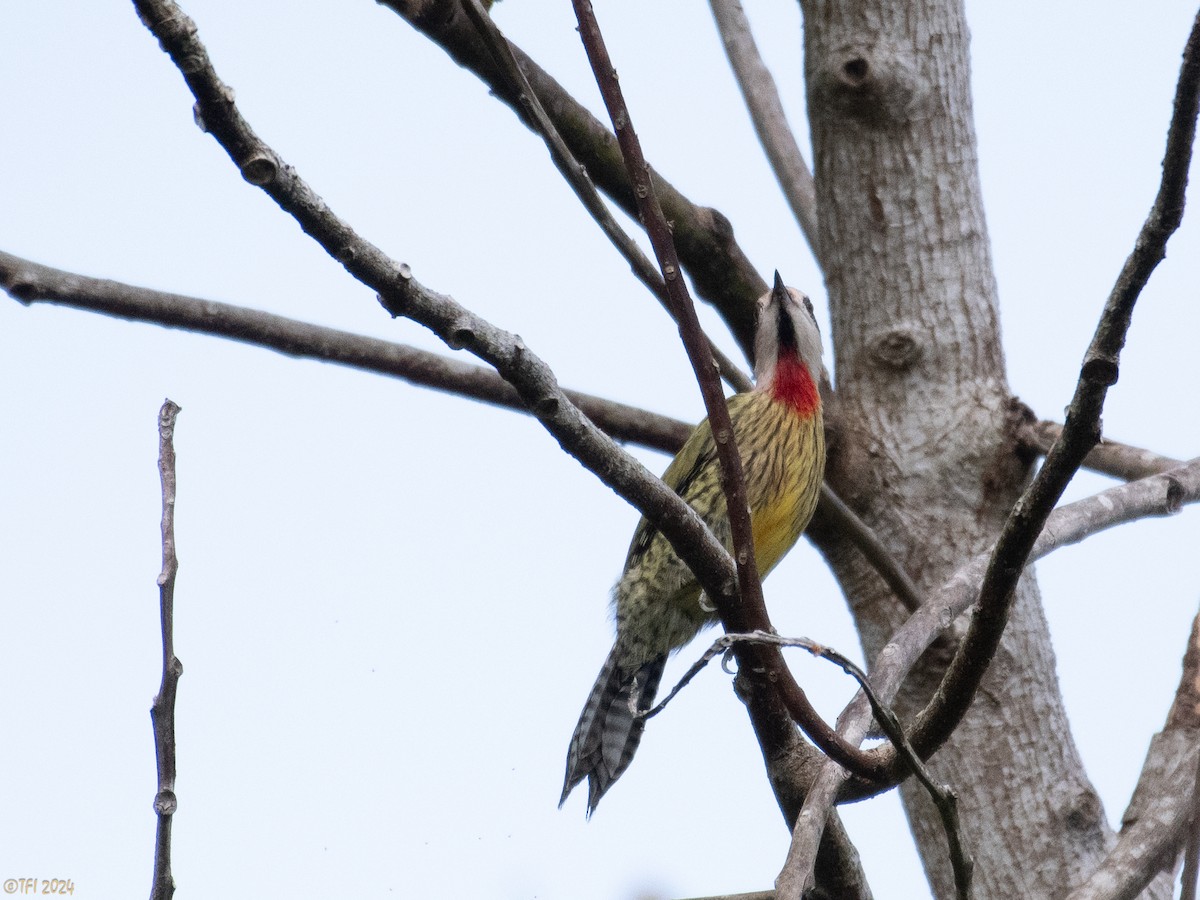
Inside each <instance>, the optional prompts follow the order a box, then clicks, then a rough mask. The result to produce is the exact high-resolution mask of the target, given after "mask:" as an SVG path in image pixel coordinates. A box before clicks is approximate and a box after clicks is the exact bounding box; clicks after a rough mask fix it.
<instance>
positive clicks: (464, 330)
mask: <svg viewBox="0 0 1200 900" xmlns="http://www.w3.org/2000/svg"><path fill="white" fill-rule="evenodd" d="M135 6H136V8H137V10H138V13H139V15H140V16H141V18H142V21H143V22H144V23H145V25H146V27H147V28H148V29H149V30H150V31H151V32H152V33H153V34H154V35H155V37H157V38H158V41H159V43H160V45H161V46H162V48H163V49H164V50H165V51H166V52H167V53H168V54H169V55H170V57H171V60H172V61H173V62H174V63H175V65H176V66H177V67H178V68H179V70H180V72H181V73H182V75H183V77H184V80H185V81H186V82H187V85H188V87H189V89H190V90H191V91H192V93H193V95H194V96H195V97H196V100H197V108H196V113H197V119H198V120H199V121H201V122H203V123H204V126H205V129H206V130H207V131H208V132H209V133H210V134H211V135H212V136H213V137H214V138H215V139H216V140H217V142H218V143H219V144H220V145H221V147H222V148H223V149H224V150H225V151H226V153H228V154H229V156H230V158H231V159H232V160H233V162H234V164H235V165H237V167H238V169H239V170H240V171H241V173H242V176H243V177H244V178H245V179H246V180H247V181H249V182H250V183H251V184H254V185H256V186H258V187H260V188H261V189H262V190H263V191H265V192H266V193H267V194H268V195H269V196H270V197H271V198H272V199H273V200H275V202H276V203H278V204H279V206H280V207H281V208H283V209H284V211H286V212H287V213H288V214H290V215H291V216H293V217H294V218H295V219H296V221H297V222H298V223H299V224H300V226H301V228H303V229H304V231H305V232H306V233H307V234H308V235H310V236H311V237H312V238H314V239H315V240H316V241H317V242H318V243H319V244H320V245H321V246H322V247H323V248H324V249H325V250H326V252H328V253H329V254H330V255H331V256H332V257H333V258H334V259H337V260H338V261H339V262H341V263H342V265H343V266H344V267H345V268H346V270H347V271H348V272H349V273H350V274H351V275H352V276H354V277H355V278H356V279H358V280H359V281H361V282H362V283H364V284H366V285H368V286H369V287H371V288H373V289H374V290H376V291H378V292H379V298H380V302H381V303H382V304H383V306H384V308H385V309H387V310H388V311H389V312H390V313H392V315H396V316H399V315H403V316H405V317H407V318H410V319H412V320H413V321H416V322H419V323H421V324H422V325H424V326H425V327H426V328H428V329H429V330H430V331H432V332H433V333H434V334H436V335H438V337H440V338H441V339H442V340H443V341H445V342H446V344H447V345H449V346H450V347H452V348H454V349H465V350H468V351H469V352H471V353H472V354H474V355H475V356H477V357H479V358H480V359H482V360H484V361H485V362H487V363H489V364H491V365H492V366H494V367H495V368H496V371H497V372H499V374H500V375H501V376H502V377H503V378H504V379H505V380H506V381H508V382H509V383H510V384H512V385H513V387H514V388H516V390H517V392H518V394H519V395H520V396H521V399H522V400H523V402H524V403H525V405H526V406H527V407H528V408H529V409H530V410H531V411H532V412H533V414H534V415H535V416H536V417H537V419H538V421H539V422H541V423H542V425H543V426H544V427H545V428H546V430H547V431H549V432H550V433H551V434H552V435H553V436H554V437H555V439H556V440H557V441H558V442H559V444H560V446H562V448H563V449H564V450H565V451H566V452H567V453H569V454H570V455H571V456H573V457H574V458H575V459H577V460H579V462H580V463H582V464H583V465H584V466H585V467H586V468H587V469H588V470H590V471H591V472H593V473H595V474H596V475H597V477H599V478H600V480H601V481H603V482H604V483H605V484H607V485H608V486H609V487H611V488H612V489H613V490H614V491H616V492H617V493H618V494H620V495H621V496H622V497H623V498H625V499H626V500H627V501H629V502H630V503H631V504H632V505H633V506H635V507H636V508H637V509H638V511H639V512H641V513H642V514H643V515H644V516H645V517H646V519H647V520H648V521H650V522H652V523H653V524H654V526H655V527H656V528H657V529H658V530H659V531H660V532H661V533H662V534H663V536H664V537H665V538H667V540H668V541H669V542H670V543H671V546H672V547H673V548H674V549H675V551H676V552H677V553H678V554H679V556H680V558H682V559H683V560H684V561H685V562H686V563H687V564H688V566H689V567H690V568H691V570H692V572H693V573H694V574H695V575H696V580H697V581H698V582H699V583H700V586H701V588H702V589H703V590H704V591H705V593H706V594H707V595H708V596H709V597H710V598H711V599H713V600H714V602H717V601H718V599H719V598H731V597H733V596H734V592H735V591H736V584H737V580H736V578H737V576H736V571H735V569H734V566H733V560H732V559H731V558H730V556H729V554H728V553H727V552H726V551H725V548H724V547H723V546H722V545H721V544H720V542H719V541H717V539H716V538H715V537H714V536H713V535H712V533H711V532H710V531H709V530H708V528H707V526H705V524H704V522H703V520H702V519H701V518H700V517H699V516H698V515H697V514H696V512H695V510H693V509H692V508H691V507H690V506H688V505H687V504H686V503H684V502H683V501H682V500H681V499H680V498H679V496H678V495H677V494H676V493H675V492H674V491H672V490H671V489H670V488H668V487H667V486H666V485H665V484H663V483H662V481H661V480H659V479H658V478H655V477H654V476H653V475H652V474H651V473H650V472H649V471H647V470H646V468H645V467H644V466H642V465H641V463H639V462H638V461H637V460H635V459H634V458H633V457H631V456H629V455H628V454H627V453H625V452H624V451H622V450H621V448H620V447H618V446H617V445H616V444H615V443H613V441H612V439H611V438H609V437H608V436H607V435H605V434H604V433H603V432H601V431H600V430H599V429H598V428H596V426H595V425H594V424H593V423H592V422H590V421H589V420H588V419H587V418H586V417H584V416H583V415H582V413H581V412H580V411H579V409H578V408H577V407H576V406H575V405H574V404H573V403H572V402H571V401H570V399H569V398H568V397H567V396H566V394H565V393H564V392H563V391H562V389H561V388H559V386H558V384H557V382H556V381H555V378H554V375H553V373H552V372H551V371H550V368H549V367H548V366H547V365H546V364H545V363H544V362H543V361H542V360H541V359H540V358H538V357H537V355H536V354H534V353H533V352H532V351H531V350H530V349H529V348H528V347H527V346H526V345H525V343H524V342H523V341H521V339H520V338H518V337H517V336H516V335H514V334H511V333H509V332H506V331H503V330H502V329H500V328H497V327H496V326H494V325H492V324H491V323H489V322H487V321H486V320H484V319H483V318H481V317H480V316H477V315H475V314H474V313H472V312H471V311H470V310H468V309H466V308H465V307H463V306H461V305H460V304H458V303H457V302H455V301H454V300H453V299H452V298H451V297H448V296H445V295H442V294H438V293H437V292H435V291H432V290H430V289H429V288H426V287H425V286H424V285H422V284H421V283H420V282H418V281H417V279H415V278H414V277H413V275H412V271H411V269H410V268H409V267H408V266H407V265H403V264H400V263H397V262H395V261H394V260H392V259H390V258H388V257H387V256H386V255H385V254H384V253H383V252H382V251H381V250H380V249H379V248H378V247H376V246H375V245H373V244H371V243H370V242H369V241H366V240H365V239H363V238H361V237H360V236H359V235H357V234H356V233H355V232H354V231H353V229H352V228H351V227H350V226H349V225H348V224H347V223H346V222H344V221H343V220H341V219H339V218H338V217H337V216H336V215H334V213H333V212H332V211H331V210H330V209H329V208H328V207H327V206H326V205H325V203H324V201H322V200H321V198H320V197H318V196H317V194H316V193H315V192H314V191H313V190H312V188H310V187H309V186H308V184H306V183H305V182H304V181H303V180H302V179H301V178H300V177H299V175H297V173H296V171H295V169H294V168H293V167H291V166H289V165H287V164H286V163H285V162H284V160H283V159H282V158H281V157H280V156H279V155H278V154H277V153H276V152H275V151H274V150H273V149H271V148H270V147H269V146H268V145H267V144H265V143H264V142H263V141H262V140H261V139H259V137H258V136H257V135H256V134H255V133H254V131H253V130H252V129H251V128H250V126H249V124H248V123H247V122H246V121H245V120H244V119H243V118H242V116H241V114H240V113H239V112H238V110H237V107H236V105H235V104H234V102H233V100H232V96H233V92H232V91H231V90H230V88H229V87H228V86H227V85H225V84H224V83H223V82H222V81H221V80H220V78H219V77H218V76H217V74H216V72H215V71H214V69H213V67H212V63H211V61H210V60H209V57H208V52H207V51H206V49H205V48H204V45H203V44H202V43H201V42H200V41H199V39H198V38H197V28H196V25H195V23H194V22H193V21H192V20H191V19H189V18H188V17H187V16H186V15H185V14H184V13H183V11H182V10H181V9H180V8H179V7H178V5H177V4H175V3H174V2H173V0H135Z"/></svg>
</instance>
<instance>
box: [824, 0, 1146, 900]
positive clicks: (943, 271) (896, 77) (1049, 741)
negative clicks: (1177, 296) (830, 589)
mask: <svg viewBox="0 0 1200 900" xmlns="http://www.w3.org/2000/svg"><path fill="white" fill-rule="evenodd" d="M801 5H802V8H803V12H804V52H805V76H806V80H807V93H808V112H809V119H810V123H811V127H812V135H813V154H814V168H815V172H814V174H815V178H816V185H817V204H818V220H819V245H820V249H819V254H820V258H821V261H822V264H823V267H824V271H825V277H826V286H827V288H828V292H829V301H830V307H831V316H832V322H833V334H832V341H833V348H834V355H835V361H836V377H837V400H836V402H837V404H838V413H839V414H838V417H837V420H838V421H839V423H840V428H841V431H840V433H839V434H838V435H837V436H836V439H835V442H834V443H833V444H832V447H833V451H834V452H833V453H832V454H831V461H830V471H829V473H828V477H829V479H830V481H831V483H832V484H833V486H834V488H835V489H836V490H837V491H838V492H839V493H840V494H841V496H842V497H843V498H844V499H845V500H846V501H847V502H848V503H849V504H850V505H851V506H852V507H853V508H854V510H855V511H856V512H857V513H858V514H859V515H860V516H861V517H862V518H863V519H864V520H865V521H866V522H867V523H868V524H869V525H871V526H872V527H873V528H874V529H875V530H876V531H877V533H878V534H879V535H880V537H881V538H883V540H884V542H885V543H886V544H887V545H888V546H889V548H890V549H891V551H892V552H893V553H894V554H895V555H896V557H897V558H898V559H899V560H901V562H902V563H903V564H904V565H905V566H906V567H907V569H908V570H909V572H910V573H911V574H912V575H913V576H914V578H916V579H917V581H918V583H919V584H921V586H922V587H925V588H929V587H933V586H936V585H938V584H940V583H941V582H943V581H944V580H945V579H946V578H947V577H948V576H949V575H951V573H953V571H954V570H955V569H956V568H957V567H958V566H959V565H960V564H961V563H962V561H963V560H964V559H966V558H967V557H968V556H970V555H972V554H974V553H978V552H980V551H982V550H984V549H986V547H987V546H988V545H989V543H990V542H991V541H993V540H994V539H995V537H996V535H997V533H998V531H999V528H1000V525H1001V524H1002V522H1003V521H1004V518H1005V516H1006V514H1007V513H1008V511H1009V509H1010V508H1011V506H1012V504H1013V502H1014V501H1015V500H1016V498H1017V496H1018V494H1019V492H1020V490H1021V488H1022V486H1023V484H1024V482H1025V480H1026V478H1027V477H1028V466H1029V460H1028V459H1023V458H1022V457H1021V455H1020V454H1019V452H1018V447H1017V444H1016V442H1015V440H1014V426H1015V421H1016V417H1015V412H1016V406H1015V404H1014V401H1013V398H1012V396H1011V392H1010V390H1009V387H1008V384H1007V380H1006V377H1005V369H1004V355H1003V351H1002V348H1001V343H1000V331H999V306H998V302H997V296H996V283H995V278H994V275H993V271H992V262H991V256H990V250H989V245H988V236H987V227H986V224H985V221H984V216H983V206H982V199H981V192H980V184H979V174H978V166H977V155H976V140H975V133H974V126H973V122H972V107H971V96H970V84H969V74H970V64H969V56H968V43H969V39H968V33H967V27H966V22H965V19H964V13H963V9H962V5H961V3H960V2H958V0H917V2H910V3H892V2H887V0H864V2H856V3H853V4H847V3H837V2H832V0H802V4H801ZM829 562H830V564H831V565H832V567H833V569H834V571H835V572H836V574H837V576H838V578H839V580H840V582H841V585H842V587H843V589H844V591H845V593H846V596H847V597H848V598H849V599H850V603H851V606H852V610H853V613H854V616H855V618H856V620H857V623H858V626H859V630H860V634H861V636H862V641H863V646H864V649H865V651H866V657H867V658H868V659H871V658H873V657H874V656H875V655H876V653H877V652H878V651H879V649H880V648H881V647H882V646H883V644H884V643H885V641H886V639H887V637H888V635H889V634H890V633H891V631H892V630H893V629H894V628H895V627H896V625H897V624H898V623H899V621H901V618H902V616H903V614H904V613H903V609H902V607H901V606H900V604H899V603H897V602H896V601H895V599H894V598H893V597H892V595H891V594H890V593H889V592H888V590H887V588H886V587H885V586H884V585H883V584H882V582H881V581H880V580H879V578H878V576H876V575H875V574H874V573H873V572H872V571H871V570H870V569H869V568H868V567H867V566H865V565H864V564H863V563H862V561H861V559H860V558H859V557H858V556H857V554H854V553H845V554H841V553H837V552H834V553H833V554H831V556H830V559H829ZM946 661H947V660H946V658H945V656H944V654H939V653H937V652H930V653H927V654H926V658H925V659H924V660H923V662H922V665H921V666H920V667H919V669H918V670H917V671H915V672H914V673H913V675H912V676H911V677H910V679H909V681H908V683H907V685H906V689H905V691H904V692H903V694H902V696H901V698H900V699H899V701H898V706H899V708H900V710H901V712H902V715H903V714H904V713H912V712H913V711H915V709H918V708H919V707H920V705H922V704H923V703H924V701H925V700H926V698H927V697H928V696H929V693H930V692H931V691H932V689H933V688H934V687H935V686H936V684H937V681H938V679H939V677H940V674H941V671H942V668H943V667H944V664H945V662H946ZM932 768H933V771H934V772H935V774H936V775H937V776H938V777H940V778H941V779H943V780H945V781H946V782H948V783H949V784H950V785H952V786H953V787H954V788H955V790H956V791H957V792H958V793H959V796H960V802H961V808H962V814H963V820H964V829H965V833H966V838H967V841H968V844H969V846H970V847H971V849H972V851H973V853H974V854H975V860H976V869H975V888H976V896H977V897H980V898H1001V897H1003V898H1012V897H1058V896H1065V895H1066V894H1067V893H1068V892H1069V890H1070V889H1071V888H1072V887H1074V886H1077V885H1079V884H1080V883H1081V882H1082V881H1083V880H1084V878H1086V876H1087V874H1088V873H1089V872H1090V871H1091V869H1092V868H1093V867H1094V866H1095V865H1096V864H1097V863H1098V862H1099V861H1100V860H1101V858H1102V856H1103V854H1104V852H1105V851H1106V849H1107V848H1109V847H1110V846H1111V845H1112V843H1113V841H1114V836H1113V833H1112V831H1111V829H1110V828H1109V826H1108V824H1107V821H1106V818H1105V815H1104V810H1103V808H1102V807H1101V804H1100V801H1099V798H1098V796H1097V794H1096V792H1095V790H1094V789H1093V787H1092V785H1091V783H1090V782H1089V781H1088V778H1087V775H1086V773H1085V772H1084V769H1083V766H1082V763H1081V761H1080V758H1079V755H1078V752H1077V751H1076V748H1075V744H1074V742H1073V739H1072V737H1071V733H1070V729H1069V726H1068V722H1067V717H1066V713H1065V711H1064V709H1063V704H1062V698H1061V695H1060V693H1059V690H1058V683H1057V678H1056V675H1055V661H1054V653H1053V650H1052V648H1051V645H1050V639H1049V633H1048V630H1047V626H1046V622H1045V619H1044V617H1043V614H1042V610H1041V603H1040V597H1039V593H1038V589H1037V584H1036V580H1035V578H1034V576H1033V575H1032V573H1029V574H1027V575H1026V577H1025V578H1024V579H1023V581H1022V582H1021V586H1020V588H1019V589H1018V598H1017V602H1016V604H1015V608H1014V611H1013V615H1012V620H1011V622H1010V625H1009V627H1008V631H1007V633H1006V635H1005V638H1004V642H1003V646H1002V648H1001V651H1000V653H999V655H998V657H997V660H996V663H995V664H994V665H993V666H992V669H991V670H990V672H989V673H988V676H987V677H986V679H985V681H984V685H983V688H982V689H981V692H980V696H979V698H978V699H977V701H976V703H975V704H974V706H973V708H972V710H971V712H970V713H969V714H968V716H967V717H966V719H965V720H964V722H963V723H962V725H961V726H960V727H959V729H958V730H957V732H956V733H955V735H954V737H953V739H952V740H951V741H950V742H949V743H948V744H947V745H946V746H945V747H944V748H942V749H941V750H940V751H939V752H938V753H937V754H936V755H935V756H934V758H933V761H932ZM901 793H902V797H903V801H904V804H905V808H906V810H907V813H908V817H909V821H910V822H911V824H912V828H913V832H914V835H915V837H916V840H917V845H918V848H919V850H920V853H921V855H922V858H923V861H924V864H925V868H926V871H927V873H928V875H929V879H930V883H931V885H932V887H933V890H934V893H935V895H936V896H938V897H952V896H954V882H953V877H952V873H951V870H950V868H949V864H948V861H947V856H946V841H945V836H944V833H943V831H942V827H941V825H940V823H939V820H938V818H937V815H936V814H935V812H934V810H933V807H932V805H931V804H930V803H929V802H928V800H927V798H926V795H925V794H924V792H923V791H922V789H920V788H919V787H913V786H912V785H911V784H909V785H906V786H905V787H904V788H902V790H901ZM1164 888H1165V889H1164ZM1144 896H1154V897H1160V896H1161V897H1169V896H1170V886H1169V884H1165V883H1164V882H1163V881H1162V880H1160V881H1159V882H1156V883H1155V885H1154V886H1153V887H1152V889H1150V890H1148V891H1147V892H1146V894H1145V895H1144Z"/></svg>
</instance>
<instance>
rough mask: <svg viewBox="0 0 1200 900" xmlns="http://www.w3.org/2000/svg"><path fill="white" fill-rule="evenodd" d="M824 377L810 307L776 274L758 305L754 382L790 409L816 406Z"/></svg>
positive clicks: (801, 295) (815, 323) (802, 296)
mask: <svg viewBox="0 0 1200 900" xmlns="http://www.w3.org/2000/svg"><path fill="white" fill-rule="evenodd" d="M824 375H825V366H824V365H823V364H822V362H821V332H820V331H818V330H817V320H816V319H815V318H814V317H813V308H812V303H811V302H810V301H809V299H808V297H807V296H805V295H804V293H803V292H802V291H798V290H796V289H795V288H790V287H786V286H785V285H784V283H783V279H781V278H780V277H779V273H778V272H776V273H775V285H774V287H772V288H771V290H770V291H768V292H767V293H765V294H763V295H762V297H760V298H759V301H758V329H757V332H756V334H755V338H754V379H755V381H756V383H757V386H758V389H759V390H770V391H772V392H773V393H774V394H775V396H776V398H777V399H780V400H784V401H785V402H788V403H790V404H791V405H793V406H796V407H798V408H801V407H813V406H814V405H815V404H818V403H819V402H820V401H819V396H818V394H817V385H818V384H819V383H820V381H821V379H822V377H824Z"/></svg>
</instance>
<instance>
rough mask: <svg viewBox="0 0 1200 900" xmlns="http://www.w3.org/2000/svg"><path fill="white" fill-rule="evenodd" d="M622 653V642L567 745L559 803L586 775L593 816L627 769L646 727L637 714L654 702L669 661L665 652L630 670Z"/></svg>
mask: <svg viewBox="0 0 1200 900" xmlns="http://www.w3.org/2000/svg"><path fill="white" fill-rule="evenodd" d="M620 655H621V654H619V653H618V647H613V649H612V652H611V653H609V654H608V659H606V660H605V661H604V666H603V668H601V669H600V675H599V677H597V679H596V684H595V685H594V686H593V687H592V692H591V694H589V695H588V699H587V703H586V704H584V707H583V713H582V715H580V717H579V724H578V725H576V726H575V734H573V735H572V736H571V746H570V748H569V749H568V750H567V777H566V780H565V782H564V783H563V792H562V797H561V798H560V799H559V801H558V805H559V806H562V805H563V804H564V803H565V802H566V800H567V796H568V795H569V794H570V793H571V791H572V790H574V789H575V785H577V784H579V782H581V781H583V779H584V778H587V779H588V809H587V814H588V815H589V816H591V814H592V813H593V812H594V811H595V809H596V804H598V803H599V802H600V798H601V797H603V796H604V793H605V791H607V790H608V789H609V788H610V787H612V785H613V782H615V781H616V780H617V779H618V778H620V777H621V773H622V772H624V771H625V770H626V769H627V768H629V763H630V762H631V761H632V760H633V754H634V753H635V752H636V751H637V748H638V744H639V743H641V740H642V731H643V730H644V729H645V727H646V721H645V719H642V718H637V717H636V715H635V714H636V713H639V712H645V711H646V710H648V709H649V708H650V706H651V704H653V703H654V695H655V694H656V693H657V692H658V683H659V681H661V680H662V674H663V669H664V668H665V667H666V664H667V655H666V654H665V653H664V654H663V655H662V656H658V657H655V658H654V659H652V660H650V662H648V663H645V664H643V665H642V666H640V667H638V668H637V669H635V670H633V671H632V672H630V671H628V670H627V669H625V668H623V667H622V666H621V663H620Z"/></svg>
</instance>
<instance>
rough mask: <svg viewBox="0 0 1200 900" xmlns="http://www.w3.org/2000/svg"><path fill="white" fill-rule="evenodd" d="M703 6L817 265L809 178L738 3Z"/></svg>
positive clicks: (725, 0)
mask: <svg viewBox="0 0 1200 900" xmlns="http://www.w3.org/2000/svg"><path fill="white" fill-rule="evenodd" d="M709 5H710V6H711V7H712V11H713V18H714V19H715V20H716V22H717V30H718V31H719V32H720V33H721V43H722V44H724V46H725V55H726V56H727V57H729V65H730V66H731V67H732V68H733V74H734V77H735V78H736V79H737V83H738V87H739V88H741V91H742V98H743V99H744V100H745V101H746V110H747V111H748V112H749V113H750V120H751V121H752V122H753V123H754V131H755V133H756V134H757V135H758V142H759V143H760V144H762V148H763V151H764V152H765V153H766V154H767V159H768V160H769V161H770V163H771V169H772V170H773V171H774V172H775V178H776V179H777V180H778V181H779V187H780V189H781V190H782V191H783V196H784V197H785V198H786V199H787V202H788V205H789V206H790V207H791V208H792V215H794V216H795V217H796V222H797V224H799V226H800V231H801V232H802V233H803V234H804V238H805V240H807V241H808V246H809V248H810V249H811V250H812V252H813V255H814V256H815V257H817V260H818V262H819V261H820V257H821V252H820V244H819V243H818V237H817V191H816V187H815V186H814V185H813V177H812V172H811V171H810V170H809V168H808V163H807V162H805V160H804V154H803V153H801V152H800V146H799V145H798V144H797V143H796V136H795V135H794V134H792V129H791V126H789V125H788V120H787V116H786V115H785V114H784V112H783V104H782V103H781V102H780V101H779V89H778V88H777V87H776V86H775V78H774V77H773V76H772V75H771V70H770V69H768V68H767V66H766V64H765V63H764V62H763V60H762V57H761V56H760V55H759V53H758V46H757V45H756V44H755V43H754V35H753V34H752V33H751V31H750V22H749V20H747V18H746V12H745V10H743V9H742V4H741V3H740V2H739V0H709Z"/></svg>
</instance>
